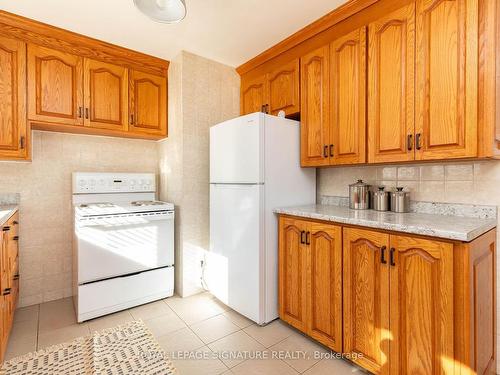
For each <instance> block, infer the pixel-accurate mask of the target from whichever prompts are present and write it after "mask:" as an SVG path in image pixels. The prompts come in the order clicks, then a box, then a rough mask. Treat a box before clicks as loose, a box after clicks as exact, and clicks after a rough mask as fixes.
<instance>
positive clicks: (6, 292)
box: [2, 288, 10, 296]
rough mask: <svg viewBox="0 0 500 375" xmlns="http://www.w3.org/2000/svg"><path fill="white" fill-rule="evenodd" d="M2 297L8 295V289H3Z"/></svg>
mask: <svg viewBox="0 0 500 375" xmlns="http://www.w3.org/2000/svg"><path fill="white" fill-rule="evenodd" d="M2 294H3V295H4V296H7V295H9V294H10V288H5V289H4V290H3V293H2Z"/></svg>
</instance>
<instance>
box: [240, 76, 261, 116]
mask: <svg viewBox="0 0 500 375" xmlns="http://www.w3.org/2000/svg"><path fill="white" fill-rule="evenodd" d="M266 102H267V79H266V75H262V76H260V77H257V78H255V79H253V80H250V81H248V82H245V83H243V84H242V88H241V104H240V105H241V114H242V115H246V114H248V113H254V112H262V111H263V106H264V105H265V104H266Z"/></svg>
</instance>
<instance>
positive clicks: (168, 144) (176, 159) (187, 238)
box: [160, 52, 240, 296]
mask: <svg viewBox="0 0 500 375" xmlns="http://www.w3.org/2000/svg"><path fill="white" fill-rule="evenodd" d="M239 101H240V78H239V75H238V74H237V73H236V71H235V70H234V69H233V68H231V67H228V66H226V65H223V64H220V63H217V62H214V61H211V60H207V59H205V58H203V57H200V56H196V55H193V54H191V53H187V52H183V53H181V54H180V55H179V56H178V57H177V58H175V59H173V60H172V61H171V64H170V68H169V137H168V138H167V139H166V140H164V141H162V142H161V143H160V179H161V181H162V184H161V193H160V194H161V198H162V199H164V200H168V201H171V202H173V203H174V204H175V206H176V215H177V216H176V239H177V244H176V252H177V253H176V267H177V270H176V290H177V293H179V294H180V295H182V296H187V295H191V294H194V293H197V292H199V291H200V290H201V289H200V288H201V284H200V276H201V267H200V261H201V260H202V259H204V257H205V253H206V251H208V246H209V206H208V205H209V143H208V142H209V138H208V134H209V131H208V130H209V128H210V126H212V125H215V124H217V123H219V122H222V121H225V120H227V119H230V118H233V117H237V116H238V115H239Z"/></svg>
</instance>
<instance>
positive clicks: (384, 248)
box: [380, 246, 387, 264]
mask: <svg viewBox="0 0 500 375" xmlns="http://www.w3.org/2000/svg"><path fill="white" fill-rule="evenodd" d="M386 249H387V246H382V247H381V248H380V263H383V264H387V259H385V250H386Z"/></svg>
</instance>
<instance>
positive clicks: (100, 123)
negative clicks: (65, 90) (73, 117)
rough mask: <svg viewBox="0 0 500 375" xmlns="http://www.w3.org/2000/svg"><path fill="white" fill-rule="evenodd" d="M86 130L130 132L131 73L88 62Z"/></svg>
mask: <svg viewBox="0 0 500 375" xmlns="http://www.w3.org/2000/svg"><path fill="white" fill-rule="evenodd" d="M84 87H85V90H84V91H85V101H84V102H85V126H89V127H95V128H101V129H108V130H121V131H127V130H128V69H127V68H125V67H123V66H118V65H113V64H107V63H104V62H101V61H96V60H92V59H85V61H84Z"/></svg>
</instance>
